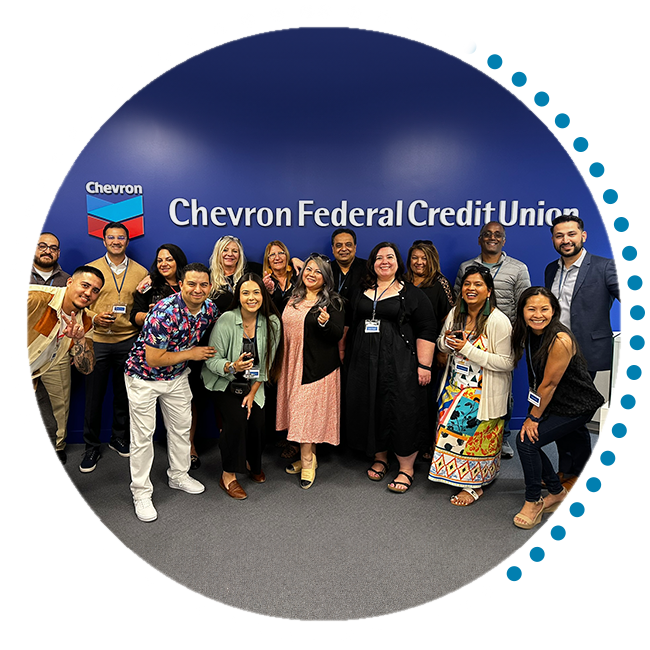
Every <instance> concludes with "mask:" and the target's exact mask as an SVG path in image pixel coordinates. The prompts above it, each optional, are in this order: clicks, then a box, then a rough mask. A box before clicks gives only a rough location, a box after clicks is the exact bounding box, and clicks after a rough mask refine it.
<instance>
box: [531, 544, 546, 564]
mask: <svg viewBox="0 0 650 650" xmlns="http://www.w3.org/2000/svg"><path fill="white" fill-rule="evenodd" d="M544 555H545V553H544V549H543V548H540V547H539V546H536V547H535V548H531V549H530V559H531V560H532V561H533V562H541V561H542V560H543V559H544Z"/></svg>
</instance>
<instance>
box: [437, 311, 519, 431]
mask: <svg viewBox="0 0 650 650" xmlns="http://www.w3.org/2000/svg"><path fill="white" fill-rule="evenodd" d="M455 312H456V308H455V307H454V308H453V309H452V310H451V311H450V312H449V314H448V315H447V318H446V319H445V324H444V325H443V327H442V331H441V332H440V336H439V337H438V348H439V349H440V350H442V351H443V352H445V353H446V354H449V357H447V366H446V367H445V374H444V377H443V378H442V381H441V382H440V390H439V392H438V396H440V393H442V390H443V388H444V386H445V382H446V380H447V375H448V374H449V366H450V364H451V363H452V359H453V356H452V355H451V353H452V352H454V350H452V349H451V348H449V347H447V345H446V344H445V332H446V331H447V330H449V329H452V324H453V322H454V314H455ZM485 337H486V339H487V347H488V349H487V352H486V351H484V350H479V349H478V348H475V347H474V346H473V345H472V344H471V343H469V342H468V343H466V344H465V345H464V346H463V347H462V348H461V349H460V350H459V353H460V354H462V355H464V356H465V357H467V358H468V359H469V360H470V361H474V362H475V363H478V364H480V365H481V367H482V368H483V384H482V392H481V402H480V404H479V406H478V419H479V420H493V419H494V418H499V417H503V416H504V415H505V414H506V413H507V412H508V398H509V397H510V385H511V383H512V372H511V371H512V369H513V367H514V364H513V355H512V346H511V343H510V339H511V338H512V325H511V324H510V319H509V318H508V317H507V316H506V315H505V314H504V313H503V312H502V311H499V310H498V309H494V310H493V311H492V313H491V314H490V315H489V317H488V319H487V323H486V325H485Z"/></svg>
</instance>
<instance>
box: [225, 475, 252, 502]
mask: <svg viewBox="0 0 650 650" xmlns="http://www.w3.org/2000/svg"><path fill="white" fill-rule="evenodd" d="M219 487H220V488H221V489H222V490H223V491H224V492H225V493H226V494H227V495H228V496H229V497H232V498H233V499H238V500H240V501H241V500H242V499H245V498H247V497H248V494H246V492H244V488H243V487H242V486H241V485H239V482H238V481H237V479H235V480H234V481H231V482H230V484H229V485H228V487H226V486H225V484H224V482H223V476H222V477H221V478H220V479H219Z"/></svg>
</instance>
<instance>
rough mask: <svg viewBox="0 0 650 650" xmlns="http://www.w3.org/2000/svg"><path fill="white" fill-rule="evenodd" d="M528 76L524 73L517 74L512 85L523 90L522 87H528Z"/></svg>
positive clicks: (514, 75) (513, 77) (513, 76)
mask: <svg viewBox="0 0 650 650" xmlns="http://www.w3.org/2000/svg"><path fill="white" fill-rule="evenodd" d="M526 81H528V79H526V75H525V74H524V73H523V72H515V74H513V75H512V83H513V84H514V85H515V86H517V88H521V87H522V86H525V85H526Z"/></svg>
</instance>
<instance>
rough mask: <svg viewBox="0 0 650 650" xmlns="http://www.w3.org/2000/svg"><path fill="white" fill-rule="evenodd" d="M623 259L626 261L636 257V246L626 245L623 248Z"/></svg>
mask: <svg viewBox="0 0 650 650" xmlns="http://www.w3.org/2000/svg"><path fill="white" fill-rule="evenodd" d="M622 254H623V259H624V260H627V261H628V262H631V261H632V260H633V259H635V258H636V248H634V246H626V247H625V248H624V249H623V253H622Z"/></svg>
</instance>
